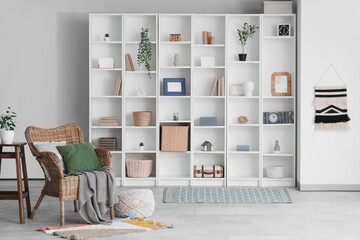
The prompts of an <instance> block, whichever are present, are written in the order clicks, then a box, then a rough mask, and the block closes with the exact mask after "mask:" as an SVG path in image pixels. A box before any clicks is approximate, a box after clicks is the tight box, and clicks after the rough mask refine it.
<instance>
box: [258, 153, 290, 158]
mask: <svg viewBox="0 0 360 240" xmlns="http://www.w3.org/2000/svg"><path fill="white" fill-rule="evenodd" d="M263 156H264V157H293V156H294V154H293V153H271V152H270V153H264V154H263Z"/></svg>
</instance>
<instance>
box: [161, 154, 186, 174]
mask: <svg viewBox="0 0 360 240" xmlns="http://www.w3.org/2000/svg"><path fill="white" fill-rule="evenodd" d="M159 164H160V165H159V177H160V178H164V177H166V178H172V179H183V178H190V154H188V153H181V152H160V154H159Z"/></svg>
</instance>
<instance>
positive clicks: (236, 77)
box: [89, 13, 296, 186]
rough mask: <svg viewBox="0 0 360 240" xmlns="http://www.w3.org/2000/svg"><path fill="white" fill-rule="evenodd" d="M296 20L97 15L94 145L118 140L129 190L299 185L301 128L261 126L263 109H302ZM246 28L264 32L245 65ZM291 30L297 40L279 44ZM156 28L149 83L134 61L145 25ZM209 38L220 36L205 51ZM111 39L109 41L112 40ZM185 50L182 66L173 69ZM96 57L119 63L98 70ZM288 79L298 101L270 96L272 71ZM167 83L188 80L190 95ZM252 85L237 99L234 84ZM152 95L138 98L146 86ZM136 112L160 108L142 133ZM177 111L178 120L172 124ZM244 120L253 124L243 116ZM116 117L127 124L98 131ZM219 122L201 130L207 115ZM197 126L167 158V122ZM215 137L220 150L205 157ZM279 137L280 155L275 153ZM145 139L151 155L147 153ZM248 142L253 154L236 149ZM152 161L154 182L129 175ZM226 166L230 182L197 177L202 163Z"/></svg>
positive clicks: (93, 32) (93, 22)
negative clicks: (242, 33)
mask: <svg viewBox="0 0 360 240" xmlns="http://www.w3.org/2000/svg"><path fill="white" fill-rule="evenodd" d="M295 19H296V17H295V15H293V14H290V15H289V14H286V15H278V14H276V15H264V14H121V13H120V14H115V13H111V14H97V13H94V14H93V13H92V14H90V15H89V56H90V57H89V84H90V94H89V112H90V117H89V139H90V141H91V142H92V143H93V144H94V145H95V146H97V145H98V139H99V138H100V137H116V138H117V143H118V146H117V150H116V151H111V153H112V155H113V157H114V170H115V174H116V178H117V184H118V185H122V186H168V185H178V186H294V185H295V180H294V179H295V161H296V159H295V156H296V153H295V151H296V148H295V139H296V135H295V134H296V132H295V130H296V123H294V124H281V125H280V124H278V125H265V124H263V119H262V118H263V112H265V111H294V112H296V111H295V110H296V108H295V107H296V96H295V93H296V89H295V87H296V78H295V77H296V67H295V66H296V62H295V60H296V51H295V50H296V35H295V33H296V29H295V26H296V22H295ZM244 22H248V23H249V24H256V25H257V26H259V27H260V28H259V31H258V32H257V33H256V34H255V36H254V38H253V39H249V41H248V45H247V48H246V53H247V54H248V56H247V61H246V62H240V61H238V53H239V52H240V45H239V43H238V36H237V29H238V28H240V27H242V25H243V24H244ZM279 23H290V24H291V26H292V31H291V36H289V37H279V36H277V34H276V26H277V24H279ZM142 27H143V28H146V27H148V28H149V30H150V41H151V43H152V50H153V55H152V62H151V72H150V73H151V78H149V77H148V76H147V71H146V69H145V68H144V67H143V66H141V67H139V66H138V65H137V63H136V56H137V50H138V43H139V38H140V31H141V28H142ZM202 31H209V32H212V35H213V36H215V44H213V45H203V44H202ZM107 32H108V33H110V35H111V41H109V42H104V41H103V39H102V38H103V36H104V34H105V33H107ZM171 33H181V38H182V39H181V42H170V41H169V34H171ZM127 53H129V54H131V56H132V59H133V63H134V66H135V71H129V69H128V67H127V65H126V61H125V54H127ZM175 53H178V54H179V55H180V58H181V65H180V66H177V67H175V66H173V57H174V55H175ZM201 56H214V57H215V59H216V65H215V66H214V67H201V65H200V57H201ZM98 57H112V58H114V60H115V68H114V69H98V68H97V58H98ZM282 71H286V72H290V73H291V76H292V87H293V89H292V94H293V95H292V96H286V97H274V96H272V95H271V74H272V73H273V72H282ZM117 76H120V77H122V90H121V94H120V96H112V94H113V90H114V86H115V82H116V78H117ZM218 77H225V83H226V95H225V96H209V93H210V89H211V86H212V83H213V81H214V79H215V78H218ZM164 78H185V83H186V95H185V96H164V90H163V79H164ZM246 80H251V81H253V82H254V83H255V89H254V91H253V96H230V93H229V89H230V85H231V84H241V83H242V82H244V81H246ZM140 87H141V88H142V89H143V90H144V91H145V96H137V94H136V92H137V90H138V89H139V88H140ZM133 111H152V112H153V115H152V121H151V124H150V126H148V127H137V126H134V123H133V119H132V112H133ZM174 112H177V113H179V115H180V120H179V121H177V122H174V121H172V114H173V113H174ZM240 115H246V116H247V117H248V118H249V120H250V121H249V123H248V124H245V125H240V124H238V123H237V122H236V118H237V117H238V116H240ZM104 116H115V117H116V118H117V119H118V123H119V126H114V127H103V126H99V124H98V121H99V118H100V117H104ZM206 116H208V117H217V119H218V125H217V126H199V119H200V117H206ZM169 124H176V125H188V126H190V144H189V149H188V151H187V152H161V151H160V127H161V125H169ZM205 140H208V141H210V142H211V143H213V144H214V146H215V151H213V152H202V151H201V149H200V145H201V144H202V143H203V142H204V141H205ZM275 140H279V141H280V146H281V150H282V151H281V153H278V154H274V153H273V152H272V149H273V146H274V143H275ZM139 142H144V144H145V149H144V151H139V149H138V144H139ZM239 144H247V145H250V151H249V152H238V151H236V145H239ZM140 156H145V157H150V158H152V159H154V163H155V164H154V167H153V171H152V174H151V176H150V177H148V178H136V179H134V178H128V177H126V169H125V160H126V159H127V158H130V157H140ZM202 164H203V165H213V164H215V165H224V168H225V177H224V178H223V179H219V178H217V179H210V178H205V179H199V178H193V166H194V165H202ZM279 164H280V165H283V166H284V171H285V177H284V178H282V179H270V178H267V177H266V173H265V168H266V167H267V166H269V165H279Z"/></svg>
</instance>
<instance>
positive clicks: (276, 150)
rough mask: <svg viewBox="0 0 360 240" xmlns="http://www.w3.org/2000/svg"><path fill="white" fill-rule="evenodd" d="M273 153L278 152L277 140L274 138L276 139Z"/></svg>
mask: <svg viewBox="0 0 360 240" xmlns="http://www.w3.org/2000/svg"><path fill="white" fill-rule="evenodd" d="M274 153H280V145H279V140H276V141H275V146H274Z"/></svg>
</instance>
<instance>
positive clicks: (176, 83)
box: [163, 78, 186, 96]
mask: <svg viewBox="0 0 360 240" xmlns="http://www.w3.org/2000/svg"><path fill="white" fill-rule="evenodd" d="M163 87H164V95H165V96H185V95H186V85H185V78H164V79H163Z"/></svg>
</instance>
